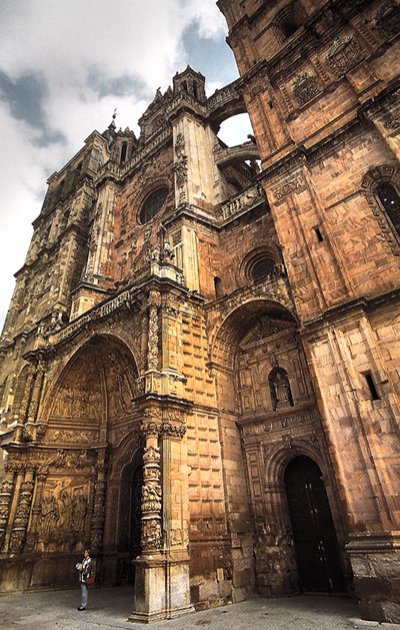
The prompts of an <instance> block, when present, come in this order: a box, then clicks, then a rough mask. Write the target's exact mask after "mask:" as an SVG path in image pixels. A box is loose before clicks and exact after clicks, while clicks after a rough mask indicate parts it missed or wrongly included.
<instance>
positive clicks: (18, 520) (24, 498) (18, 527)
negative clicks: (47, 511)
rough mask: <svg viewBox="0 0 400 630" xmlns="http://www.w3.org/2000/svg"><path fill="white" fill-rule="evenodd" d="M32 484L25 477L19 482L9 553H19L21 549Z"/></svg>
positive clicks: (27, 518) (26, 524)
mask: <svg viewBox="0 0 400 630" xmlns="http://www.w3.org/2000/svg"><path fill="white" fill-rule="evenodd" d="M34 485H35V484H34V482H33V480H32V479H27V480H25V481H23V482H22V483H21V488H20V493H19V501H18V507H17V511H16V513H15V519H14V525H13V529H12V533H11V539H10V551H11V553H20V552H21V551H22V549H23V546H24V543H25V537H26V529H27V526H28V520H29V513H30V508H31V501H32V493H33V488H34Z"/></svg>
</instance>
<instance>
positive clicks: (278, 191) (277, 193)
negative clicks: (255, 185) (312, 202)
mask: <svg viewBox="0 0 400 630" xmlns="http://www.w3.org/2000/svg"><path fill="white" fill-rule="evenodd" d="M304 187H305V181H304V178H303V176H302V175H300V174H298V175H295V176H294V177H291V178H290V179H288V180H286V181H285V182H283V183H282V184H280V185H279V186H277V187H276V188H274V189H273V191H272V192H273V195H274V197H275V199H276V201H277V202H280V201H283V200H284V199H285V198H286V197H288V196H289V195H290V194H292V193H293V192H300V191H301V190H303V189H304Z"/></svg>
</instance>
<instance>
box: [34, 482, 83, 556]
mask: <svg viewBox="0 0 400 630" xmlns="http://www.w3.org/2000/svg"><path fill="white" fill-rule="evenodd" d="M87 511H88V488H87V485H86V484H85V485H82V484H79V485H78V483H77V482H76V481H75V482H74V483H71V482H69V481H61V480H60V481H55V480H49V481H48V482H47V484H46V487H45V489H44V492H43V498H42V501H41V505H40V512H39V515H38V522H37V536H36V545H37V548H38V549H39V550H43V551H46V550H54V551H55V550H57V551H72V550H73V549H75V547H76V545H77V544H78V543H80V542H82V540H83V539H84V537H85V523H86V515H87Z"/></svg>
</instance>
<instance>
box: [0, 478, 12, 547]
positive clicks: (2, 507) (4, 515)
mask: <svg viewBox="0 0 400 630" xmlns="http://www.w3.org/2000/svg"><path fill="white" fill-rule="evenodd" d="M13 487H14V472H8V473H7V475H6V478H5V479H4V481H3V483H2V485H1V490H0V550H2V549H3V545H4V539H5V533H6V530H7V524H8V517H9V515H10V506H11V498H12V493H13Z"/></svg>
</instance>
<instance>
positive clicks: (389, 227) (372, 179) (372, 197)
mask: <svg viewBox="0 0 400 630" xmlns="http://www.w3.org/2000/svg"><path fill="white" fill-rule="evenodd" d="M382 182H386V183H389V184H391V186H393V188H394V189H395V190H396V192H397V194H398V195H399V196H400V169H399V168H398V166H397V165H396V164H380V165H378V166H374V167H373V168H370V169H369V171H368V172H367V173H365V175H364V177H363V178H362V180H361V192H362V193H363V195H364V197H365V198H366V200H367V203H368V205H369V207H370V209H371V211H372V214H373V215H374V217H375V218H376V220H377V222H378V225H379V227H380V230H381V232H382V234H383V236H384V237H385V240H386V241H387V242H388V243H389V246H390V248H391V250H392V252H393V254H394V255H395V256H400V234H399V233H398V231H397V230H396V229H395V226H394V225H393V223H392V221H391V220H390V218H389V217H388V215H387V213H386V211H385V209H384V207H383V206H382V204H381V202H380V201H379V199H378V198H377V188H378V186H379V184H380V183H382Z"/></svg>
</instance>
